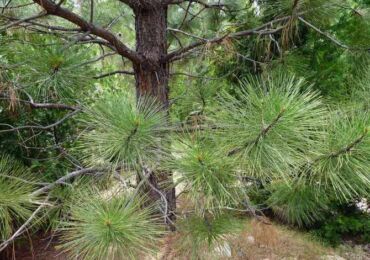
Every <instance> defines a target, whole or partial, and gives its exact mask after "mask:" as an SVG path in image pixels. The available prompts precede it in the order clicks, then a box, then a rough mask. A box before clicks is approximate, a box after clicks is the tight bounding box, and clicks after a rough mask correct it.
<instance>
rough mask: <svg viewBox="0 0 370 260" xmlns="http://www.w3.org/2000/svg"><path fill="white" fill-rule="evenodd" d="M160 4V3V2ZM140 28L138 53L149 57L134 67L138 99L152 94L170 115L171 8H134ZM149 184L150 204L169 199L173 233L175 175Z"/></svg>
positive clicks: (158, 175) (154, 176)
mask: <svg viewBox="0 0 370 260" xmlns="http://www.w3.org/2000/svg"><path fill="white" fill-rule="evenodd" d="M159 2H160V1H159ZM134 12H135V27H136V51H137V52H138V53H139V54H140V55H142V56H143V57H145V59H144V60H145V61H144V62H142V63H140V64H135V65H134V72H135V80H136V94H137V97H138V98H139V97H141V96H144V95H150V96H154V97H156V98H157V100H158V101H160V102H161V103H162V104H163V108H164V109H165V110H166V112H167V113H168V107H169V102H168V92H169V88H168V78H169V64H168V63H162V60H163V57H164V56H165V55H166V54H167V37H166V34H167V32H166V31H167V7H164V6H162V5H161V4H160V3H155V1H152V2H151V4H150V5H149V4H148V6H140V7H136V8H134ZM148 174H150V177H149V179H148V180H149V182H150V184H151V185H146V186H145V188H144V189H145V190H144V192H145V193H146V194H147V195H148V197H149V200H150V201H149V203H155V202H158V201H160V200H161V199H162V200H163V198H161V197H163V196H161V194H160V193H159V192H158V191H160V192H161V193H162V194H163V195H164V196H165V197H166V200H167V205H168V208H167V211H168V213H169V216H168V219H167V221H166V222H167V224H168V225H169V227H170V228H171V229H172V230H173V229H174V226H173V225H172V223H173V221H174V220H175V215H174V214H173V213H171V212H174V211H175V209H176V195H175V188H174V186H173V179H172V174H171V173H169V172H153V171H151V172H149V173H148ZM150 186H152V187H150ZM153 187H155V189H157V190H158V191H156V190H155V189H153Z"/></svg>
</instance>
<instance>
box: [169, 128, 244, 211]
mask: <svg viewBox="0 0 370 260" xmlns="http://www.w3.org/2000/svg"><path fill="white" fill-rule="evenodd" d="M207 136H208V135H207V134H201V133H195V134H193V135H190V134H189V135H188V136H186V135H183V136H179V138H178V140H179V141H178V143H179V144H178V147H176V150H178V154H176V155H175V158H174V159H173V160H172V161H171V162H170V164H171V165H170V167H171V168H172V169H173V170H174V171H176V172H179V173H180V177H179V180H178V182H179V183H182V184H184V185H185V186H186V187H188V190H187V191H188V196H189V198H190V199H191V201H192V202H193V203H194V205H195V208H196V210H198V211H200V212H204V210H207V209H208V210H211V211H216V212H217V211H220V210H221V209H222V207H225V206H230V205H235V204H237V203H238V201H240V195H241V194H239V193H240V192H239V190H240V188H237V187H238V184H237V181H238V177H237V175H236V173H235V171H234V165H235V162H234V161H233V160H232V159H231V158H230V157H227V156H225V155H224V154H222V153H220V152H217V150H216V149H217V146H216V145H215V144H214V143H213V142H212V140H209V139H208V138H207Z"/></svg>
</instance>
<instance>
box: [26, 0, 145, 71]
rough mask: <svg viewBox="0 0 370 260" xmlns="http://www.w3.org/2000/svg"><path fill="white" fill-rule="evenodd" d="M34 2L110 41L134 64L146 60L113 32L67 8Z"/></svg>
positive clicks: (49, 11) (42, 1)
mask: <svg viewBox="0 0 370 260" xmlns="http://www.w3.org/2000/svg"><path fill="white" fill-rule="evenodd" d="M33 1H34V2H35V3H37V4H38V5H40V6H41V7H43V8H44V9H45V10H46V12H47V14H50V15H55V16H58V17H61V18H64V19H65V20H68V21H70V22H71V23H73V24H75V25H77V26H79V27H80V28H81V30H82V31H84V32H90V33H91V34H93V35H96V36H98V37H101V38H103V39H104V40H106V41H108V42H109V43H110V44H112V45H113V46H114V48H115V49H116V50H117V52H118V53H119V54H120V55H121V56H124V57H126V58H128V59H129V60H131V61H132V62H133V63H136V64H138V63H141V62H142V61H143V59H144V58H143V57H142V56H141V55H139V54H138V53H137V52H135V51H133V50H131V49H130V48H129V47H127V46H126V45H125V44H124V43H123V42H121V41H120V40H119V39H118V38H117V37H116V36H115V35H114V34H113V33H112V32H110V31H108V30H105V29H103V28H101V27H98V26H96V25H94V24H93V23H90V22H88V21H86V20H84V19H83V18H82V17H81V16H79V15H77V14H75V13H73V12H71V11H70V10H68V9H66V8H63V7H61V6H59V5H58V4H55V3H54V2H52V1H51V0H33Z"/></svg>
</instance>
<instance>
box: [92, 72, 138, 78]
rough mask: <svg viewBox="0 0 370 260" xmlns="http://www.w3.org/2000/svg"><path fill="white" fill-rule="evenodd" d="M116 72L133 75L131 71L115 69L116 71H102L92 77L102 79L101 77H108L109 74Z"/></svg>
mask: <svg viewBox="0 0 370 260" xmlns="http://www.w3.org/2000/svg"><path fill="white" fill-rule="evenodd" d="M116 74H124V75H135V73H134V72H133V71H127V70H116V71H112V72H108V73H104V74H101V75H98V76H95V77H94V79H102V78H105V77H110V76H113V75H116Z"/></svg>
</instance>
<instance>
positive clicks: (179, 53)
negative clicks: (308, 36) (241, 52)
mask: <svg viewBox="0 0 370 260" xmlns="http://www.w3.org/2000/svg"><path fill="white" fill-rule="evenodd" d="M288 19H290V16H286V17H282V18H278V19H275V20H273V21H270V22H268V23H265V24H263V25H261V26H259V27H256V28H254V29H249V30H245V31H240V32H236V33H229V34H225V35H223V36H219V37H215V38H211V39H201V40H199V41H198V42H194V43H192V44H190V45H188V46H186V47H184V48H180V49H178V50H175V51H172V52H170V53H169V54H168V55H167V56H166V57H165V58H164V61H165V62H168V61H174V60H177V59H178V58H179V57H183V56H184V54H187V53H189V51H191V50H193V49H195V48H197V47H200V46H202V45H206V44H210V43H211V44H214V43H221V42H222V41H223V40H224V39H226V38H240V37H244V36H249V35H266V34H274V33H277V32H279V31H281V30H282V27H279V28H276V29H271V30H266V27H268V26H271V24H272V23H277V22H283V21H286V20H288ZM199 38H202V37H199Z"/></svg>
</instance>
